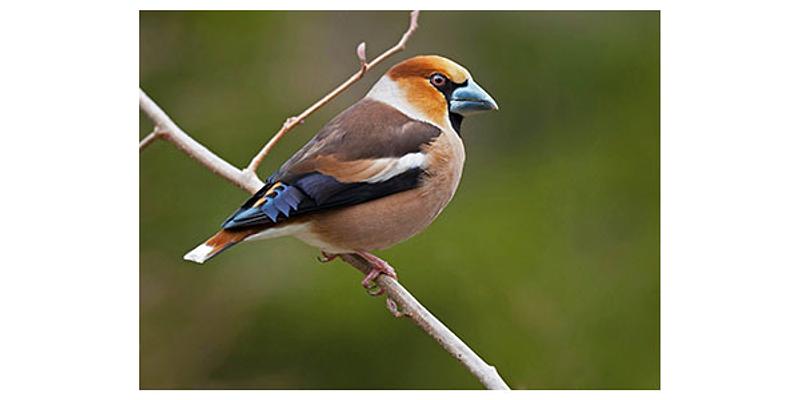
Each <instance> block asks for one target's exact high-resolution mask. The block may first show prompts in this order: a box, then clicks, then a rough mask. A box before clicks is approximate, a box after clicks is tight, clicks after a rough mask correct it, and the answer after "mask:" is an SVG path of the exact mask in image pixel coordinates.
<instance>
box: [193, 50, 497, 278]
mask: <svg viewBox="0 0 800 400" xmlns="http://www.w3.org/2000/svg"><path fill="white" fill-rule="evenodd" d="M489 110H497V103H495V101H494V99H492V97H491V96H489V94H488V93H486V91H484V90H483V89H482V88H481V87H480V86H478V84H477V83H476V82H475V81H474V80H473V79H472V76H471V75H470V73H469V72H468V71H467V70H466V69H465V68H464V67H462V66H460V65H458V64H456V63H454V62H453V61H450V60H448V59H446V58H444V57H439V56H418V57H413V58H410V59H408V60H405V61H403V62H401V63H399V64H397V65H395V66H394V67H392V68H391V69H390V70H389V71H388V72H387V73H386V74H385V75H384V76H383V77H381V79H380V80H378V82H377V83H376V84H375V85H374V86H373V87H372V89H370V91H369V93H367V95H366V96H365V97H364V98H363V99H361V100H360V101H358V102H357V103H355V104H354V105H353V106H351V107H350V108H348V109H346V110H345V111H343V112H342V113H341V114H339V115H338V116H336V117H335V118H334V119H333V120H331V121H330V122H328V123H327V124H326V125H325V126H324V127H323V128H322V130H320V131H319V133H317V135H316V136H314V137H313V138H312V139H311V140H310V141H309V142H308V143H306V145H305V146H303V148H301V149H300V151H298V152H297V153H295V154H294V155H293V156H292V157H291V158H290V159H289V160H288V161H286V162H285V163H284V164H283V165H282V166H281V167H280V169H278V171H277V172H275V173H274V174H272V176H270V177H269V178H268V179H267V181H266V185H265V186H264V187H263V188H262V189H261V190H259V191H258V192H257V193H256V194H255V195H253V197H251V198H250V199H249V200H247V201H246V202H245V203H244V204H243V205H242V206H241V208H239V209H238V210H237V211H236V212H234V213H233V215H231V216H230V217H229V218H228V219H227V220H226V221H225V222H224V223H223V224H222V230H221V231H219V232H218V233H217V234H216V235H214V236H212V237H211V238H210V239H208V240H207V241H206V242H205V243H203V244H201V245H199V246H198V247H197V248H195V249H194V250H192V251H190V252H189V253H187V254H186V255H185V256H184V259H186V260H189V261H194V262H196V263H203V262H205V261H207V260H208V259H210V258H211V257H214V256H215V255H217V254H219V253H220V252H221V251H223V250H225V249H227V248H229V247H231V246H233V245H235V244H237V243H239V242H241V241H245V240H255V239H268V238H275V237H281V236H294V237H296V238H298V239H300V240H302V241H304V242H306V243H308V244H310V245H311V246H314V247H317V248H319V249H321V250H322V256H323V257H322V260H324V261H329V260H332V259H333V258H335V257H336V256H337V255H339V254H345V253H355V254H358V255H360V256H361V257H363V258H364V259H365V260H367V261H368V262H369V263H370V265H371V266H372V270H371V272H370V273H369V274H368V275H367V276H366V277H365V278H364V280H363V282H362V284H363V285H364V286H365V287H368V288H369V287H371V285H372V284H373V280H374V279H375V278H377V277H378V275H379V274H386V275H389V276H391V277H393V278H397V275H396V274H395V272H394V270H393V269H392V267H391V266H390V265H389V264H388V263H387V262H385V261H383V260H381V259H380V258H378V257H376V256H374V255H372V254H370V253H369V252H370V251H373V250H378V249H384V248H387V247H390V246H392V245H394V244H396V243H399V242H402V241H404V240H406V239H408V238H410V237H412V236H414V235H416V234H417V233H419V232H420V231H422V230H423V229H425V228H426V227H427V226H428V225H429V224H430V223H431V222H432V221H433V220H434V219H435V218H436V216H437V215H439V213H440V212H441V211H442V209H443V208H444V207H445V206H446V205H447V203H448V202H450V199H451V198H453V194H454V193H455V191H456V188H457V187H458V183H459V180H460V179H461V170H462V167H463V165H464V144H463V142H462V141H461V137H460V129H461V122H462V120H463V119H464V116H466V115H469V114H473V113H477V112H481V111H489Z"/></svg>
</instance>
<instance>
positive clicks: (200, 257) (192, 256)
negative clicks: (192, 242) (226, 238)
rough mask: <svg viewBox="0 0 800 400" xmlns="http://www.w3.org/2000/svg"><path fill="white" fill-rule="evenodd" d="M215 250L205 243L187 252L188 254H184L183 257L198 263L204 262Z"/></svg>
mask: <svg viewBox="0 0 800 400" xmlns="http://www.w3.org/2000/svg"><path fill="white" fill-rule="evenodd" d="M213 250H214V248H213V247H211V246H209V245H207V244H205V243H203V244H201V245H200V246H197V247H195V248H194V250H192V251H190V252H188V253H186V255H184V256H183V259H184V260H186V261H193V262H196V263H198V264H202V263H204V262H205V261H206V260H208V258H209V257H210V256H211V252H212V251H213Z"/></svg>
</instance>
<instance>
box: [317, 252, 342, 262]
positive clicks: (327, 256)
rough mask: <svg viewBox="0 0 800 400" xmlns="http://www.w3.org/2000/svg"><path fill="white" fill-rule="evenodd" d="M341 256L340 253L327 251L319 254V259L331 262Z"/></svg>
mask: <svg viewBox="0 0 800 400" xmlns="http://www.w3.org/2000/svg"><path fill="white" fill-rule="evenodd" d="M336 257H339V255H338V254H328V253H326V252H324V251H323V252H322V254H320V255H318V256H317V260H318V261H319V262H321V263H329V262H331V261H333V260H335V259H336Z"/></svg>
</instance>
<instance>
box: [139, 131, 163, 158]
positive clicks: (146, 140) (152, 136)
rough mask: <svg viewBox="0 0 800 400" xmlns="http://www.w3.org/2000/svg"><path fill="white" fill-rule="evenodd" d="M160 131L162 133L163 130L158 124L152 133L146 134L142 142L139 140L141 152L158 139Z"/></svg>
mask: <svg viewBox="0 0 800 400" xmlns="http://www.w3.org/2000/svg"><path fill="white" fill-rule="evenodd" d="M160 133H161V131H160V130H159V129H158V127H157V126H156V127H155V128H153V131H152V132H150V134H148V135H147V136H145V137H144V139H142V141H141V142H139V152H140V153H141V152H142V151H144V149H145V148H146V147H147V146H149V145H150V144H151V143H153V142H155V141H156V139H158V135H159V134H160Z"/></svg>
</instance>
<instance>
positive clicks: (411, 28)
mask: <svg viewBox="0 0 800 400" xmlns="http://www.w3.org/2000/svg"><path fill="white" fill-rule="evenodd" d="M418 17H419V11H412V12H411V17H410V20H409V24H408V29H407V30H406V32H405V33H404V34H403V37H402V38H400V41H399V42H397V44H396V45H394V46H393V47H392V48H390V49H389V50H386V51H384V52H383V54H381V55H379V56H378V57H376V58H375V59H374V60H372V62H369V63H368V62H367V55H366V53H367V51H366V44H365V43H364V42H361V44H359V45H358V47H357V48H356V55H357V56H358V59H359V62H360V67H359V69H358V71H356V73H355V74H353V76H351V77H350V79H348V80H346V81H344V82H342V84H341V85H339V86H338V87H337V88H336V89H333V91H331V92H330V93H328V94H327V95H325V97H323V98H321V99H319V100H317V102H316V103H314V104H312V105H311V107H308V108H307V109H306V110H305V111H303V112H302V113H300V115H296V116H294V117H289V118H287V119H286V122H284V123H283V126H282V127H281V129H280V130H278V132H277V133H275V135H274V136H272V139H270V140H269V142H267V144H266V145H264V147H263V148H262V149H261V150H260V151H259V152H258V154H256V155H255V156H254V157H253V159H252V160H251V161H250V164H249V165H248V166H247V168H245V171H248V172H253V173H255V172H256V169H258V166H259V165H261V162H262V161H264V158H265V157H266V156H267V154H269V152H270V151H271V150H272V148H273V147H275V144H276V143H278V141H279V140H281V138H282V137H283V135H285V134H287V133H289V131H290V130H292V129H294V127H296V126H297V125H298V124H301V123H303V120H305V119H306V118H307V117H308V116H309V115H311V114H312V113H313V112H314V111H317V110H319V109H320V108H322V106H324V105H325V104H328V102H329V101H331V100H333V99H334V98H335V97H336V96H338V95H339V94H341V93H342V92H344V91H345V90H347V89H348V88H349V87H350V86H353V84H354V83H356V82H358V81H359V80H360V79H361V78H362V77H363V76H364V74H366V73H367V71H369V70H370V69H372V68H373V67H375V66H376V65H378V64H380V63H381V62H382V61H383V60H385V59H387V58H389V57H391V56H392V55H394V54H395V53H399V52H400V51H402V50H403V49H405V48H406V42H408V39H409V38H410V37H411V35H413V34H414V32H415V31H416V30H417V18H418Z"/></svg>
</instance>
